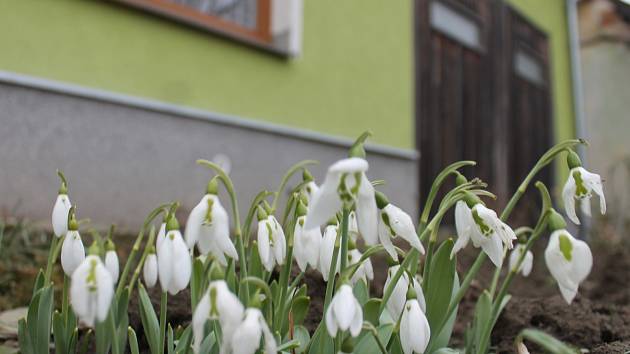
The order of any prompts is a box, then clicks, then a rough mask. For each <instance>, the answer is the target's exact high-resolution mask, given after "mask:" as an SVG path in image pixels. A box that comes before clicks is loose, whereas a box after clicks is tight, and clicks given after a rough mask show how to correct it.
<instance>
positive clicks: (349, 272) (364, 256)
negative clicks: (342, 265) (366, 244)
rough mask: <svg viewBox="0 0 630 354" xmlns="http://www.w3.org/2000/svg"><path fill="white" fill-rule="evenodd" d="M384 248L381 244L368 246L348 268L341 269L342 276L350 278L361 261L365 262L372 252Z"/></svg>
mask: <svg viewBox="0 0 630 354" xmlns="http://www.w3.org/2000/svg"><path fill="white" fill-rule="evenodd" d="M383 250H385V248H383V246H381V245H374V246H372V247H370V248H368V249H367V250H366V251H365V252H364V253H363V254H362V255H361V258H359V260H358V261H357V262H356V263H354V264H351V265H349V266H348V268H346V269H344V270H343V272H342V273H343V276H344V277H345V278H347V279H352V277H353V276H354V274H355V273H356V272H357V270H359V267H361V265H362V264H363V263H365V261H367V260H368V259H369V258H370V256H372V255H373V254H375V253H377V252H380V251H383Z"/></svg>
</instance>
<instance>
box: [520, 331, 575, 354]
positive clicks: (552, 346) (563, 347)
mask: <svg viewBox="0 0 630 354" xmlns="http://www.w3.org/2000/svg"><path fill="white" fill-rule="evenodd" d="M522 338H525V339H527V340H530V341H532V342H534V343H536V344H538V345H539V346H541V347H542V348H544V349H545V350H546V351H547V352H549V353H552V354H577V353H580V351H579V350H577V349H574V348H571V347H570V346H568V345H567V344H565V343H563V342H562V341H560V340H558V339H556V338H554V337H553V336H551V335H550V334H547V333H545V332H543V331H540V330H537V329H533V328H528V329H524V330H522V331H521V333H520V334H519V335H518V337H517V341H518V340H520V339H522Z"/></svg>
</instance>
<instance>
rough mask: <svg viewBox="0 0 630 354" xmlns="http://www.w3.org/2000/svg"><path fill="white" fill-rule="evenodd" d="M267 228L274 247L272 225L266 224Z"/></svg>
mask: <svg viewBox="0 0 630 354" xmlns="http://www.w3.org/2000/svg"><path fill="white" fill-rule="evenodd" d="M265 226H266V227H267V232H268V233H269V244H270V245H273V230H272V229H271V225H270V224H269V223H268V222H266V223H265Z"/></svg>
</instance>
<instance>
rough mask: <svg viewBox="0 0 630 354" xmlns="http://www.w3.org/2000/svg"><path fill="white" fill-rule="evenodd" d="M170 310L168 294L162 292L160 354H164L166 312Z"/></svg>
mask: <svg viewBox="0 0 630 354" xmlns="http://www.w3.org/2000/svg"><path fill="white" fill-rule="evenodd" d="M167 309H168V293H167V292H166V291H163V292H162V297H161V298H160V342H159V343H158V354H164V340H165V337H166V312H167Z"/></svg>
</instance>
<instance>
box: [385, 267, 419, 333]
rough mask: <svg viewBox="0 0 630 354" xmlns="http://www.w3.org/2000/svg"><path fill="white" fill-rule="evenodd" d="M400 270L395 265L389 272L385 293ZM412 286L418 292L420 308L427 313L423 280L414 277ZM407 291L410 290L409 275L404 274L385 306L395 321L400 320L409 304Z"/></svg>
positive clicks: (417, 297) (417, 298)
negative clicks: (406, 304) (407, 303)
mask: <svg viewBox="0 0 630 354" xmlns="http://www.w3.org/2000/svg"><path fill="white" fill-rule="evenodd" d="M399 268H400V265H394V266H392V267H390V268H389V269H388V270H387V279H386V280H385V284H384V285H383V291H385V289H387V287H388V286H389V284H390V283H391V281H392V278H393V277H394V275H395V274H396V272H398V269H399ZM412 286H413V289H414V291H415V292H416V300H417V301H418V303H419V304H420V308H421V309H422V311H426V302H425V299H424V292H423V291H422V280H421V279H420V278H419V277H418V276H416V277H414V281H413V284H412ZM407 289H409V274H407V272H403V274H402V276H401V277H400V278H398V282H397V283H396V286H395V287H394V290H393V292H392V295H391V296H390V297H389V299H388V300H387V304H385V308H386V309H387V312H389V315H390V317H391V318H392V319H393V320H394V321H397V320H398V318H399V317H400V315H401V313H402V311H403V308H404V306H405V303H406V302H407Z"/></svg>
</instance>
